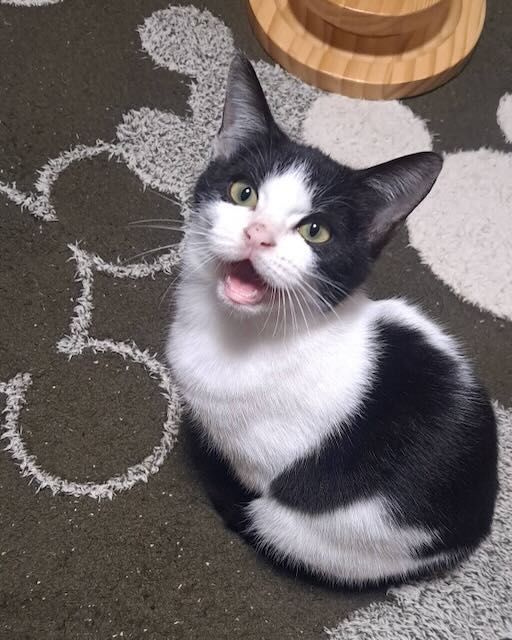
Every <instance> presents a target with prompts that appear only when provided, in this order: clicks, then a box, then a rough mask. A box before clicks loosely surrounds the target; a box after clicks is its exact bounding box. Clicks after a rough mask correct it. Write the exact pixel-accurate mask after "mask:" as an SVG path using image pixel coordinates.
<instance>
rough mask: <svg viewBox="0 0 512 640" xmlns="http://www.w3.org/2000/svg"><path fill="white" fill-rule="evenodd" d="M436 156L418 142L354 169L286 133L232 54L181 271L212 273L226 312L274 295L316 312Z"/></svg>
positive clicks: (264, 304) (355, 277)
mask: <svg viewBox="0 0 512 640" xmlns="http://www.w3.org/2000/svg"><path fill="white" fill-rule="evenodd" d="M441 166H442V160H441V158H440V157H439V156H438V155H436V154H434V153H429V152H427V153H417V154H414V155H410V156H406V157H403V158H399V159H396V160H392V161H390V162H387V163H385V164H381V165H378V166H375V167H372V168H370V169H365V170H354V169H350V168H349V167H346V166H342V165H340V164H338V163H337V162H335V161H334V160H333V159H331V158H329V157H328V156H327V155H325V154H324V153H322V152H321V151H319V150H317V149H314V148H312V147H308V146H304V145H301V144H298V143H296V142H294V141H292V140H291V139H290V138H289V137H288V136H287V135H286V134H285V133H284V132H283V131H282V130H281V128H280V127H279V126H278V125H277V124H276V123H275V121H274V119H273V117H272V114H271V112H270V109H269V107H268V104H267V101H266V99H265V96H264V94H263V91H262V88H261V86H260V84H259V82H258V79H257V77H256V74H255V72H254V69H253V68H252V66H251V64H250V63H249V61H248V60H247V59H245V58H244V57H243V56H241V55H237V56H236V57H235V59H234V60H233V62H232V64H231V68H230V71H229V75H228V82H227V95H226V102H225V106H224V114H223V121H222V126H221V129H220V131H219V134H218V136H217V139H216V141H215V144H214V154H213V158H212V160H211V162H210V164H209V166H208V167H207V168H206V170H205V171H204V173H203V174H202V176H201V177H200V178H199V181H198V183H197V186H196V190H195V202H194V211H193V213H192V214H191V216H190V219H189V221H188V225H187V241H186V251H185V265H184V269H185V276H186V277H187V275H188V274H191V273H192V272H194V273H195V275H194V276H193V277H194V278H196V279H198V280H201V281H203V282H205V283H207V284H208V283H209V284H210V285H212V287H214V288H215V291H216V295H217V298H218V300H219V302H220V304H222V305H226V307H228V308H230V310H231V312H233V311H234V312H239V313H242V314H252V315H258V314H261V315H262V316H263V317H264V316H265V314H266V315H268V313H269V311H270V308H271V307H272V306H277V300H279V303H280V304H281V303H282V304H283V305H285V308H284V309H283V312H286V305H289V307H290V315H291V310H292V309H291V307H294V309H295V310H299V309H300V310H301V311H304V310H307V312H308V313H309V314H311V313H326V311H327V310H328V309H329V308H332V307H335V306H336V305H337V304H339V303H340V302H341V301H342V300H343V299H344V298H346V297H347V296H349V295H350V294H351V293H352V292H354V290H355V289H357V287H359V286H360V285H361V284H362V282H363V281H364V279H365V278H366V276H367V274H368V271H369V268H370V266H371V263H372V261H373V260H374V259H375V257H376V256H377V255H378V253H379V251H380V250H381V249H382V247H383V246H384V244H385V242H386V241H387V239H388V238H389V236H390V234H391V232H392V230H393V229H394V227H395V226H396V225H397V224H398V223H400V222H401V221H402V220H404V219H405V218H406V216H408V215H409V213H410V212H411V211H412V210H413V209H414V208H415V207H416V206H417V205H418V204H419V203H420V202H421V200H422V199H423V198H424V197H425V196H426V195H427V193H428V192H429V191H430V189H431V188H432V185H433V184H434V182H435V180H436V178H437V176H438V174H439V171H440V169H441ZM187 272H188V273H187ZM298 313H299V312H298V311H297V314H298Z"/></svg>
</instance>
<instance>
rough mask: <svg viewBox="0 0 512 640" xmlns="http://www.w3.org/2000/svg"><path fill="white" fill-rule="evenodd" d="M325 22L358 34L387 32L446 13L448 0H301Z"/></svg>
mask: <svg viewBox="0 0 512 640" xmlns="http://www.w3.org/2000/svg"><path fill="white" fill-rule="evenodd" d="M304 3H305V4H306V6H307V7H308V9H309V10H310V11H312V12H313V13H316V14H318V15H319V16H320V17H321V18H322V19H323V20H325V21H326V22H330V23H331V24H333V25H335V26H337V27H340V28H342V29H344V30H345V31H350V32H351V33H358V34H362V35H374V36H387V35H394V34H400V33H402V34H403V33H410V32H411V31H415V30H418V29H422V28H423V27H425V26H426V25H427V24H428V23H429V22H433V21H438V22H439V21H440V20H442V19H443V17H444V16H446V13H447V11H448V9H449V4H450V0H384V1H382V0H304Z"/></svg>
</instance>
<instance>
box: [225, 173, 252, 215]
mask: <svg viewBox="0 0 512 640" xmlns="http://www.w3.org/2000/svg"><path fill="white" fill-rule="evenodd" d="M229 197H230V198H231V200H232V201H233V202H234V203H235V204H237V205H239V206H240V207H249V208H250V209H254V207H255V206H256V204H257V202H258V194H257V193H256V189H255V188H254V187H253V186H251V185H250V184H249V183H248V182H244V181H243V180H239V181H238V182H233V184H232V185H231V186H230V187H229Z"/></svg>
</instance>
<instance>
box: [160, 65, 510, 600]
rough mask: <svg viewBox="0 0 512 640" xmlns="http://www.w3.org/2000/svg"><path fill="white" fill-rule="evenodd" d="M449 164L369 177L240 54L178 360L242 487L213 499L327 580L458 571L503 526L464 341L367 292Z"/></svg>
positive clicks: (173, 360)
mask: <svg viewBox="0 0 512 640" xmlns="http://www.w3.org/2000/svg"><path fill="white" fill-rule="evenodd" d="M441 167H442V159H441V158H440V157H439V156H438V155H437V154H435V153H432V152H424V153H416V154H413V155H409V156H405V157H402V158H398V159H395V160H392V161H390V162H386V163H384V164H380V165H377V166H375V167H372V168H369V169H365V170H354V169H351V168H349V167H346V166H342V165H340V164H338V163H337V162H335V161H334V160H333V159H331V158H330V157H328V156H327V155H325V154H323V153H322V152H321V151H319V150H317V149H315V148H312V147H308V146H304V145H302V144H299V143H297V142H295V141H293V140H291V139H290V138H289V137H288V136H287V135H286V134H285V133H284V131H283V130H282V129H281V127H280V126H278V124H276V122H275V121H274V118H273V116H272V114H271V111H270V109H269V106H268V104H267V101H266V98H265V96H264V93H263V90H262V88H261V86H260V84H259V82H258V79H257V77H256V74H255V72H254V69H253V67H252V66H251V64H250V62H249V61H248V60H247V59H246V58H245V57H244V56H242V55H241V54H237V55H236V56H235V58H234V60H233V62H232V64H231V67H230V70H229V73H228V80H227V90H226V99H225V105H224V111H223V119H222V125H221V128H220V131H219V134H218V136H217V138H216V140H215V141H214V144H213V154H212V158H211V160H210V162H209V164H208V166H207V167H206V169H205V170H204V172H203V174H202V175H201V176H200V177H199V179H198V181H197V185H196V188H195V192H194V201H193V211H192V213H191V215H190V217H189V219H188V220H187V222H186V225H185V243H184V253H183V263H182V265H183V268H182V275H181V278H180V280H179V283H178V285H177V290H176V294H175V315H174V318H173V321H172V325H171V328H170V332H169V337H168V343H167V358H168V362H169V364H170V367H171V369H172V371H173V374H174V376H175V379H176V381H177V383H178V386H179V388H180V391H181V394H182V396H183V399H184V402H185V404H186V406H187V409H188V411H189V413H190V417H191V422H192V428H193V429H194V433H195V436H196V440H197V441H198V442H199V445H200V446H201V447H202V451H203V453H204V454H205V456H204V457H203V458H204V459H205V460H206V462H205V464H206V465H209V466H210V468H211V469H212V470H213V471H214V475H213V477H214V478H215V477H220V476H219V473H220V471H221V470H223V472H224V473H225V478H227V480H225V481H223V482H224V484H219V486H218V487H216V486H215V484H213V485H212V484H210V486H209V490H210V493H211V495H212V499H213V500H214V504H215V505H216V507H217V508H218V510H219V512H220V513H221V514H222V515H223V516H224V518H225V520H226V524H227V525H228V526H230V527H231V528H233V529H235V530H237V531H240V533H242V535H244V536H245V537H246V538H247V539H248V540H249V541H250V542H252V543H253V544H254V545H255V546H256V547H257V548H258V549H259V550H261V551H263V552H264V553H265V554H266V555H267V556H269V557H270V558H272V559H274V560H275V561H276V562H277V563H282V564H284V565H286V566H289V567H291V568H298V569H300V570H302V571H305V572H307V573H309V574H311V575H312V576H315V577H317V578H319V579H320V580H322V581H326V582H329V583H334V584H340V585H347V586H356V587H365V586H368V585H374V584H380V583H382V582H386V581H402V580H406V579H410V578H414V577H417V576H419V575H423V574H425V573H427V574H428V573H429V572H434V571H437V570H439V569H446V568H450V567H452V566H453V565H455V564H456V563H457V562H459V561H460V560H462V559H465V558H466V557H467V556H468V555H469V554H470V553H471V552H472V551H473V550H474V549H475V548H476V547H477V546H478V544H479V543H480V542H481V541H482V540H483V539H484V538H485V537H486V535H487V534H488V532H489V530H490V526H491V522H492V516H493V511H494V503H495V498H496V492H497V486H498V483H497V471H496V464H497V437H496V424H495V417H494V413H493V409H492V406H491V404H490V402H489V400H488V397H487V395H486V393H485V391H484V390H483V388H482V386H481V384H480V383H479V382H478V380H477V379H476V377H475V374H474V373H473V370H472V367H471V365H470V363H469V362H468V360H467V359H466V358H465V357H464V356H463V354H462V353H461V351H460V349H459V347H458V345H457V343H456V341H455V340H454V339H453V338H452V337H450V336H449V335H447V334H446V333H444V332H443V331H442V330H441V329H440V328H439V327H438V326H437V325H436V324H435V323H433V322H432V321H430V320H429V319H427V318H426V317H425V316H424V315H422V313H421V312H420V311H419V310H418V309H416V308H415V307H414V306H411V305H410V304H408V303H406V302H405V301H403V300H400V299H392V300H380V301H373V300H370V299H369V298H368V297H367V295H366V294H365V292H364V289H363V283H364V281H365V279H366V277H367V275H368V273H369V271H370V269H371V267H372V264H373V263H374V261H375V259H376V258H377V257H378V255H379V252H380V251H381V249H382V248H383V246H384V245H385V243H386V241H387V240H388V238H389V236H390V234H391V233H392V231H393V229H394V228H395V227H396V226H397V225H398V224H399V223H400V222H402V221H403V220H404V219H405V218H406V217H407V216H408V215H409V214H410V213H411V211H413V209H414V208H415V207H416V206H417V205H418V204H419V203H420V202H421V200H423V198H424V197H425V196H427V194H428V192H429V191H430V189H431V188H432V185H433V184H434V182H435V180H436V178H437V176H438V174H439V172H440V170H441ZM210 482H211V480H210Z"/></svg>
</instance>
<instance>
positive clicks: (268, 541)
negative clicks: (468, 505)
mask: <svg viewBox="0 0 512 640" xmlns="http://www.w3.org/2000/svg"><path fill="white" fill-rule="evenodd" d="M248 514H249V517H250V522H251V525H250V530H251V531H252V532H254V533H255V534H256V536H257V538H258V541H259V543H260V544H261V546H263V547H265V546H270V548H271V549H272V550H273V551H274V553H275V554H276V555H277V556H278V557H279V558H281V559H287V560H288V562H290V563H291V564H292V565H297V566H305V567H306V568H309V569H311V570H312V571H313V572H315V573H316V574H319V575H322V576H323V577H325V578H328V579H330V580H333V581H338V582H339V581H341V582H345V583H355V584H361V583H363V584H364V583H366V582H368V581H372V580H374V581H376V580H379V579H381V578H384V577H389V576H400V575H405V574H407V573H409V572H411V571H414V570H417V569H419V568H422V567H425V566H428V565H436V564H438V563H439V561H440V560H441V556H438V557H435V558H430V559H428V560H424V559H418V558H415V557H414V553H415V550H417V549H419V548H421V546H422V545H424V544H429V543H430V542H432V540H433V538H434V535H433V534H432V533H431V532H428V531H425V530H423V529H420V528H413V527H407V528H404V527H398V526H396V525H395V524H394V523H393V521H392V518H391V516H390V515H389V510H388V508H387V505H386V501H385V500H384V499H383V498H380V497H379V496H374V497H372V498H370V499H367V500H358V501H357V502H354V503H352V504H350V505H349V506H347V507H345V508H340V509H335V510H334V511H330V512H328V513H322V514H320V515H312V514H305V513H301V512H300V511H297V510H295V509H290V508H288V507H286V506H284V505H282V504H280V503H279V502H278V501H276V500H274V499H273V498H270V497H263V498H259V499H257V500H254V501H253V502H251V504H250V505H249V507H248Z"/></svg>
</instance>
